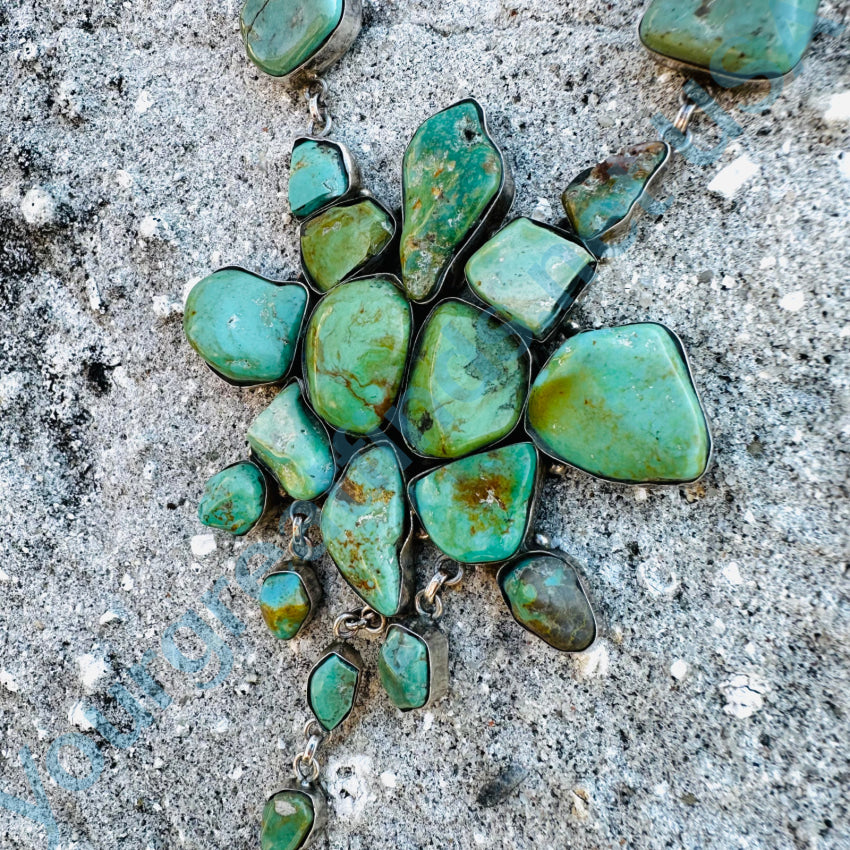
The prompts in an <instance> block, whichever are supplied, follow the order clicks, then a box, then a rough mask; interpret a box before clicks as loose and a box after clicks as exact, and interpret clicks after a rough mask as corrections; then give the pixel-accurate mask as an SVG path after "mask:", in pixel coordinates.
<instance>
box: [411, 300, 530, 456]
mask: <svg viewBox="0 0 850 850" xmlns="http://www.w3.org/2000/svg"><path fill="white" fill-rule="evenodd" d="M528 374H529V361H528V350H527V349H526V348H525V345H524V343H523V342H522V340H521V339H520V338H519V337H518V336H517V335H516V333H514V332H513V331H512V330H511V329H510V328H509V326H508V325H505V324H503V323H502V322H500V321H499V320H498V319H496V318H494V317H492V316H489V315H487V314H486V313H485V312H484V311H483V310H479V309H478V308H477V307H472V306H471V305H469V304H466V303H464V302H461V301H454V300H450V301H444V302H443V303H442V304H440V305H439V306H438V307H436V308H435V309H434V310H433V311H432V313H431V315H430V316H429V317H428V320H427V322H426V324H425V327H424V328H423V329H422V332H421V334H420V336H419V342H418V343H417V348H416V353H415V354H414V357H413V366H412V368H411V370H410V377H409V378H408V382H407V389H406V390H405V392H404V395H403V398H402V402H401V404H400V408H401V416H400V424H401V429H402V433H403V434H404V437H405V439H406V440H407V442H408V444H409V445H410V446H411V447H412V448H413V449H415V450H416V451H417V452H419V453H420V454H422V455H426V456H428V457H442V458H451V457H461V456H462V455H465V454H468V453H469V452H474V451H475V450H476V449H480V448H483V447H484V446H487V445H489V444H490V443H493V442H495V441H496V440H499V439H501V438H502V437H504V436H505V435H506V434H508V433H509V432H510V431H511V430H512V429H513V427H514V425H516V423H517V421H518V420H519V417H520V414H521V412H522V406H523V403H524V402H525V394H526V390H527V388H528Z"/></svg>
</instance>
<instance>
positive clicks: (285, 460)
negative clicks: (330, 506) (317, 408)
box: [248, 381, 336, 499]
mask: <svg viewBox="0 0 850 850" xmlns="http://www.w3.org/2000/svg"><path fill="white" fill-rule="evenodd" d="M248 444H249V445H250V446H251V449H252V450H253V451H254V454H255V455H256V456H257V458H258V459H259V460H260V461H261V462H262V463H263V464H264V465H265V466H266V467H267V468H268V470H269V471H270V472H271V474H272V475H273V476H274V477H275V478H276V479H277V482H278V483H279V484H280V486H281V487H283V489H284V491H285V492H287V493H288V494H289V495H290V496H292V497H293V498H294V499H315V498H316V497H317V496H320V495H321V494H322V493H324V492H325V490H327V489H328V487H330V486H331V483H332V482H333V477H334V473H335V471H336V464H335V462H334V458H333V453H332V451H331V446H330V443H329V441H328V436H327V433H326V432H325V430H324V428H323V427H322V425H321V423H320V422H319V420H318V419H316V417H315V416H314V415H313V414H312V413H311V412H310V411H309V410H308V409H307V408H306V407H305V406H304V401H303V399H302V398H301V388H300V387H299V386H298V383H297V382H295V381H293V382H292V383H291V384H289V385H287V386H286V387H284V388H283V389H282V390H281V391H280V392H279V393H278V394H277V395H276V396H275V397H274V399H273V400H272V403H271V404H270V405H269V406H268V407H267V408H266V409H265V410H264V411H263V412H262V413H261V414H260V415H259V416H257V418H256V419H254V421H253V422H252V423H251V427H250V428H249V429H248Z"/></svg>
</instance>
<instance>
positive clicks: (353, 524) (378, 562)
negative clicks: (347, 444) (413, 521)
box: [321, 445, 406, 617]
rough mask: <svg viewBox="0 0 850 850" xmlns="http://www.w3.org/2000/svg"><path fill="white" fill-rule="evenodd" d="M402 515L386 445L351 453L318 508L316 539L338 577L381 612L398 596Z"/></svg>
mask: <svg viewBox="0 0 850 850" xmlns="http://www.w3.org/2000/svg"><path fill="white" fill-rule="evenodd" d="M405 517H406V509H405V503H404V483H403V480H402V476H401V469H400V468H399V465H398V460H397V459H396V455H395V452H394V451H393V450H392V449H391V448H390V447H389V446H386V445H376V446H372V447H371V448H368V449H366V450H365V451H362V452H361V453H360V454H357V455H355V456H354V458H353V459H352V461H351V463H350V464H349V466H348V469H347V470H346V471H345V473H344V474H343V476H342V477H341V478H340V480H339V481H337V483H336V484H335V485H334V488H333V490H331V492H330V493H329V494H328V497H327V499H326V500H325V506H324V508H323V509H322V520H321V527H322V539H323V540H324V542H325V546H327V548H328V552H330V554H331V557H332V558H333V559H334V563H335V564H336V565H337V567H338V568H339V571H340V573H342V576H343V578H344V579H345V580H346V581H347V582H348V583H349V584H350V585H351V587H352V588H353V590H354V591H355V592H356V593H357V595H358V596H360V598H361V599H362V600H363V601H364V602H366V604H367V605H371V606H372V608H374V609H375V610H376V611H378V612H379V613H381V614H384V615H385V616H387V617H391V616H393V615H394V614H397V613H398V610H399V606H400V601H401V591H402V569H401V566H400V564H399V556H398V548H399V546H400V544H401V542H402V538H403V536H404V532H405Z"/></svg>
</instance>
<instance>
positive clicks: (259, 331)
mask: <svg viewBox="0 0 850 850" xmlns="http://www.w3.org/2000/svg"><path fill="white" fill-rule="evenodd" d="M306 306H307V293H306V292H305V291H304V289H303V287H301V286H298V285H296V284H276V283H272V282H271V281H268V280H265V279H264V278H261V277H259V276H258V275H255V274H251V273H250V272H246V271H242V270H240V269H221V270H220V271H217V272H213V273H212V274H210V275H207V277H205V278H203V280H200V281H199V282H198V283H196V284H195V285H194V286H193V287H192V290H191V291H190V292H189V297H188V298H187V299H186V309H185V310H184V312H183V330H184V331H185V333H186V339H188V340H189V344H190V345H191V346H192V348H194V349H195V351H197V352H198V354H200V355H201V357H203V359H204V360H206V362H207V363H209V364H210V366H212V367H213V368H214V369H215V370H216V371H217V372H219V373H220V374H221V375H223V376H224V377H225V378H228V379H230V380H231V381H236V382H238V383H249V384H262V383H266V382H269V381H277V380H279V379H280V378H282V377H283V376H284V375H285V374H286V373H287V371H288V370H289V367H290V365H291V363H292V357H293V354H294V352H295V345H296V343H297V339H298V330H299V328H300V327H301V319H302V318H303V317H304V309H305V307H306Z"/></svg>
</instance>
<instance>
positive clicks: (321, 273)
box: [301, 198, 395, 292]
mask: <svg viewBox="0 0 850 850" xmlns="http://www.w3.org/2000/svg"><path fill="white" fill-rule="evenodd" d="M394 232H395V224H394V223H393V220H392V217H391V216H390V214H389V213H388V212H387V211H386V210H384V209H383V207H381V206H379V205H378V204H376V203H375V201H373V200H371V199H369V198H364V199H363V200H361V201H357V202H356V203H353V204H342V205H340V206H337V207H330V208H329V209H326V210H323V211H322V212H320V213H316V215H315V216H313V218H310V219H307V221H305V222H304V224H302V225H301V260H302V262H303V264H304V270H305V271H306V272H307V275H308V276H309V278H310V280H311V281H312V282H313V283H314V284H315V285H316V286H317V287H318V288H319V289H321V290H322V291H323V292H327V291H328V290H329V289H331V288H333V287H334V286H336V285H337V284H338V283H340V282H342V281H343V280H345V279H346V278H349V277H352V276H353V275H354V274H355V273H356V272H358V271H359V270H360V269H362V268H363V267H364V266H367V265H368V264H369V263H371V262H372V261H373V260H374V259H375V258H376V257H377V256H378V255H379V254H380V253H381V252H382V251H383V250H384V249H385V248H386V247H387V245H389V243H390V240H392V238H393V233H394Z"/></svg>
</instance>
